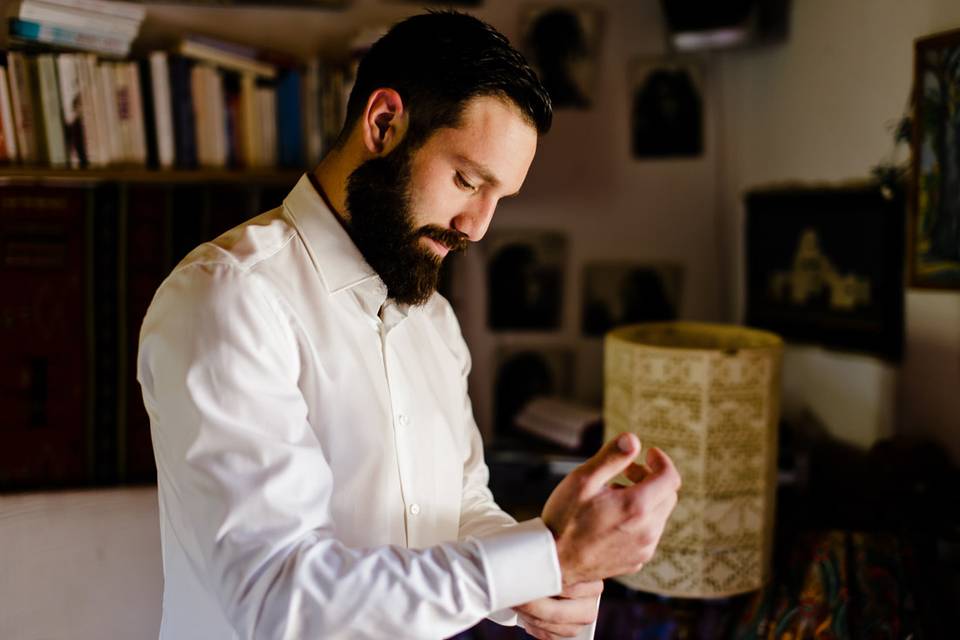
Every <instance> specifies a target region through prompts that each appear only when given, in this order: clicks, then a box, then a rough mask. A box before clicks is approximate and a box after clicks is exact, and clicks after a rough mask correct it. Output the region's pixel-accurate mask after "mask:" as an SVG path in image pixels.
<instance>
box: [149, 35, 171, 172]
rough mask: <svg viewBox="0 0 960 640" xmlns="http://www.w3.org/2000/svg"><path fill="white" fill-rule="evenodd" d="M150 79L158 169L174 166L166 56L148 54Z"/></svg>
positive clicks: (154, 53) (155, 53)
mask: <svg viewBox="0 0 960 640" xmlns="http://www.w3.org/2000/svg"><path fill="white" fill-rule="evenodd" d="M150 79H151V81H152V82H153V112H154V115H155V126H156V130H157V158H158V163H159V166H160V168H162V169H170V168H172V167H173V165H174V160H175V150H174V128H173V104H172V102H171V95H170V70H169V68H168V64H167V54H166V52H164V51H154V52H152V53H151V54H150Z"/></svg>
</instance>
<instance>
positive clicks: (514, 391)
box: [493, 346, 574, 439]
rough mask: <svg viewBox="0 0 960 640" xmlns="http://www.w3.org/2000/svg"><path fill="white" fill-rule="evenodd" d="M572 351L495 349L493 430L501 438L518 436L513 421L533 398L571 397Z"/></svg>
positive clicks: (527, 348)
mask: <svg viewBox="0 0 960 640" xmlns="http://www.w3.org/2000/svg"><path fill="white" fill-rule="evenodd" d="M573 357H574V356H573V351H572V350H571V349H567V348H564V347H542V346H535V347H534V346H531V347H524V346H510V347H501V348H499V349H498V350H497V351H496V355H495V361H496V378H495V380H494V390H493V399H494V431H495V433H496V437H497V438H498V439H503V438H504V437H506V438H510V437H513V436H517V431H516V425H515V424H514V420H515V419H516V417H517V414H519V413H520V411H521V410H522V409H523V408H524V407H525V406H526V405H527V403H528V402H530V401H531V400H533V399H534V398H540V397H569V396H570V395H571V394H572V391H573Z"/></svg>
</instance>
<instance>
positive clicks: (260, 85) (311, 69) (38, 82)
mask: <svg viewBox="0 0 960 640" xmlns="http://www.w3.org/2000/svg"><path fill="white" fill-rule="evenodd" d="M57 3H62V5H63V6H67V5H68V4H69V5H72V4H74V3H76V4H78V5H80V4H82V5H88V4H89V5H91V6H92V5H108V6H110V7H113V6H114V5H118V6H120V7H126V5H122V4H119V3H112V2H111V3H106V2H100V1H99V0H44V1H43V2H40V1H39V0H36V1H33V0H31V1H29V2H27V1H24V2H21V3H20V4H19V6H18V7H17V11H19V12H21V13H20V14H18V15H27V14H25V13H23V12H24V11H25V10H26V9H28V8H30V7H33V6H35V5H46V4H49V5H50V6H60V5H58V4H57ZM124 10H125V9H124ZM31 15H32V14H31ZM19 19H21V18H15V19H14V20H19ZM12 27H13V23H11V28H12ZM67 48H68V49H71V48H72V49H75V48H76V47H70V46H68V47H67ZM344 91H345V83H344V80H343V71H342V70H340V69H338V68H335V67H330V66H328V65H325V64H323V63H321V61H320V60H319V59H314V60H311V61H309V62H308V63H307V64H305V65H304V64H300V63H299V62H298V61H295V60H290V59H281V58H278V57H277V56H274V57H273V59H272V60H270V61H264V59H263V56H262V55H260V53H259V52H258V51H256V50H255V49H252V48H249V47H244V46H242V45H238V44H234V43H228V42H222V41H219V40H215V39H212V38H206V37H202V36H185V37H183V38H182V39H181V40H180V42H179V43H178V44H177V45H176V46H174V47H173V48H172V49H171V50H170V51H152V52H149V53H148V54H147V55H145V56H143V57H140V58H138V59H116V58H109V57H103V56H98V55H96V54H94V53H89V52H82V51H74V50H71V51H63V50H62V49H58V48H53V45H51V46H50V47H48V48H46V49H43V50H40V51H38V50H36V47H30V48H29V49H22V50H16V51H8V52H0V162H8V163H11V162H19V163H22V164H27V165H31V166H44V165H49V166H52V167H61V168H62V167H71V168H84V167H107V166H118V165H120V166H147V167H151V168H160V169H169V168H179V169H193V168H197V167H207V168H261V167H291V168H304V167H306V166H312V165H313V164H316V163H317V162H319V160H320V157H321V156H322V154H323V152H324V149H325V148H326V147H327V146H328V145H329V144H330V143H331V142H332V140H333V139H334V138H335V136H336V135H337V134H338V133H339V129H340V127H341V125H342V123H343V117H344V113H343V110H344V103H345V100H344V95H343V93H344Z"/></svg>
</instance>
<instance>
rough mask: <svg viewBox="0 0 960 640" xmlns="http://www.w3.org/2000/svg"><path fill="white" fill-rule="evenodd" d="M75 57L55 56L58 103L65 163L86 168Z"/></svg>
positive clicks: (84, 137) (87, 159)
mask: <svg viewBox="0 0 960 640" xmlns="http://www.w3.org/2000/svg"><path fill="white" fill-rule="evenodd" d="M75 58H76V56H75V55H74V54H72V53H61V54H60V55H58V56H57V71H58V73H57V79H58V80H59V82H60V103H61V110H62V112H63V133H64V146H65V149H66V156H67V162H68V163H69V164H70V166H71V167H74V168H78V167H86V166H87V165H88V164H89V158H88V157H87V145H86V135H85V134H84V131H83V129H84V123H83V108H82V106H81V100H82V98H81V93H80V77H79V75H78V71H77V61H76V59H75Z"/></svg>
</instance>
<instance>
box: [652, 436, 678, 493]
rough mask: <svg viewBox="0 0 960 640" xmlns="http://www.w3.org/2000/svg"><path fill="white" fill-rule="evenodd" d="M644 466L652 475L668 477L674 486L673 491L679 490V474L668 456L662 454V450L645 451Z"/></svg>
mask: <svg viewBox="0 0 960 640" xmlns="http://www.w3.org/2000/svg"><path fill="white" fill-rule="evenodd" d="M646 466H647V468H649V469H650V471H651V472H652V473H654V474H659V475H666V476H669V478H670V480H671V482H673V483H674V484H675V485H676V486H675V487H674V491H679V490H680V485H681V484H682V482H681V478H680V472H678V471H677V467H676V465H674V464H673V460H671V459H670V456H668V455H667V454H666V453H664V452H663V450H662V449H659V448H657V447H651V448H650V450H649V451H647V464H646Z"/></svg>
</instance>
